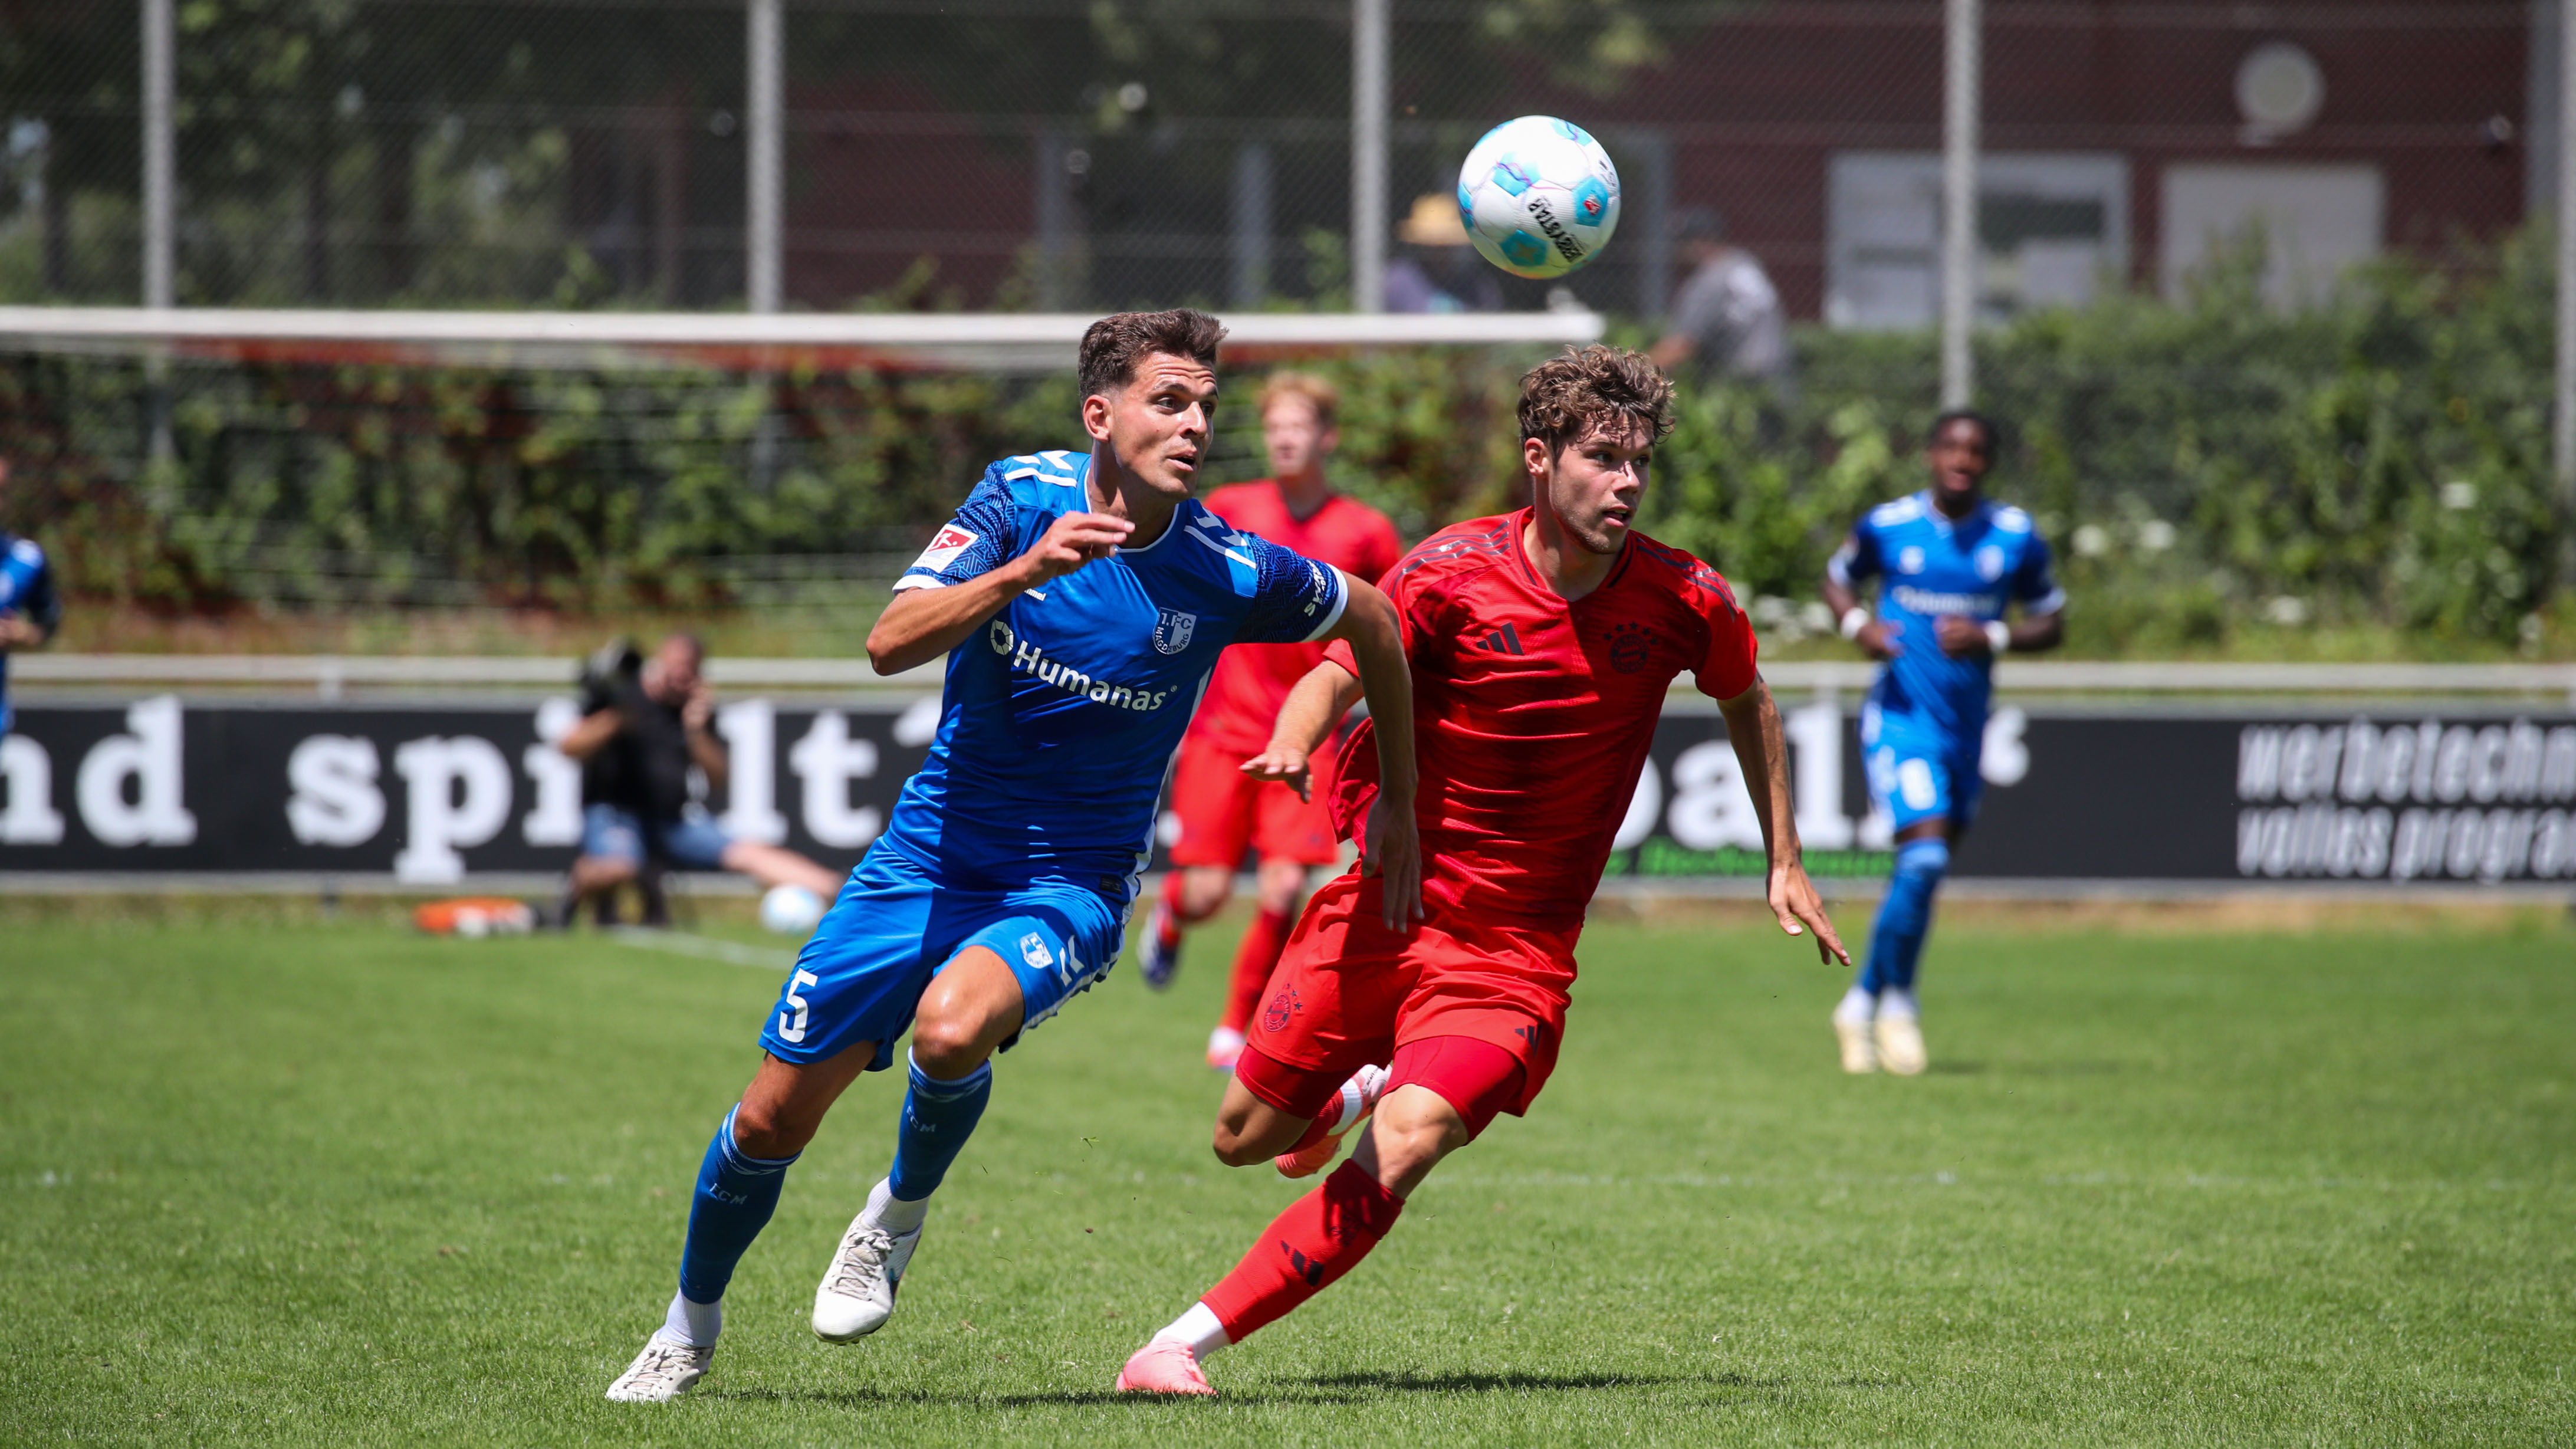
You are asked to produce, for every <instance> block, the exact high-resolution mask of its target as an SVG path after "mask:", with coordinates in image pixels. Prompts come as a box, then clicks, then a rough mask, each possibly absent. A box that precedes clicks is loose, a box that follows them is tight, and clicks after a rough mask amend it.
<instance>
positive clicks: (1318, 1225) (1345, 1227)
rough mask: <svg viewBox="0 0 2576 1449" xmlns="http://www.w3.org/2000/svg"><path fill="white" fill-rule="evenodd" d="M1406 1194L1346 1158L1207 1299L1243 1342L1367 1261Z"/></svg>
mask: <svg viewBox="0 0 2576 1449" xmlns="http://www.w3.org/2000/svg"><path fill="white" fill-rule="evenodd" d="M1403 1211H1404V1199H1402V1198H1400V1197H1397V1196H1396V1195H1395V1194H1394V1193H1391V1192H1388V1191H1387V1190H1386V1188H1385V1187H1384V1186H1382V1185H1381V1184H1380V1183H1379V1182H1378V1180H1377V1179H1376V1178H1374V1177H1371V1176H1369V1175H1368V1174H1367V1173H1365V1172H1362V1171H1361V1170H1360V1167H1359V1164H1358V1163H1355V1162H1345V1163H1343V1164H1342V1165H1341V1166H1340V1167H1338V1168H1336V1169H1334V1172H1333V1175H1332V1176H1330V1177H1328V1178H1325V1179H1324V1185H1323V1186H1321V1187H1318V1188H1316V1189H1315V1190H1314V1191H1313V1192H1310V1193H1308V1194H1306V1195H1305V1196H1304V1197H1301V1198H1299V1199H1297V1200H1296V1201H1295V1202H1293V1203H1290V1204H1289V1205H1288V1210H1287V1211H1286V1212H1283V1213H1281V1214H1280V1215H1279V1216H1278V1217H1276V1218H1274V1219H1272V1220H1271V1223H1270V1226H1269V1228H1268V1229H1266V1230H1265V1231H1263V1233H1262V1234H1261V1240H1260V1241H1259V1242H1257V1243H1254V1244H1253V1245H1252V1251H1251V1252H1249V1253H1246V1254H1244V1255H1243V1261H1242V1262H1240V1263H1237V1264H1235V1265H1234V1271H1233V1272H1231V1273H1228V1274H1226V1275H1225V1278H1224V1280H1223V1281H1222V1282H1220V1283H1218V1284H1217V1285H1216V1286H1215V1287H1214V1288H1211V1289H1209V1290H1208V1291H1207V1293H1206V1294H1205V1296H1203V1297H1201V1298H1200V1299H1199V1301H1200V1302H1202V1303H1205V1304H1206V1305H1207V1306H1208V1311H1209V1312H1211V1313H1214V1314H1215V1315H1216V1321H1217V1322H1219V1323H1221V1324H1223V1325H1224V1326H1225V1336H1226V1339H1227V1341H1228V1342H1230V1343H1241V1342H1243V1341H1244V1340H1245V1339H1246V1338H1249V1337H1251V1336H1252V1334H1253V1333H1254V1332H1255V1331H1257V1330H1259V1329H1260V1328H1262V1327H1263V1326H1265V1325H1267V1324H1269V1323H1271V1322H1273V1321H1275V1320H1277V1319H1279V1318H1281V1317H1284V1316H1285V1315H1286V1314H1288V1313H1289V1312H1290V1311H1291V1310H1293V1309H1294V1308H1296V1307H1297V1305H1298V1304H1300V1303H1303V1302H1305V1301H1306V1300H1307V1299H1309V1298H1312V1297H1314V1296H1315V1295H1316V1294H1318V1293H1320V1292H1322V1291H1324V1289H1326V1288H1328V1287H1330V1286H1331V1285H1332V1284H1333V1282H1334V1280H1336V1279H1338V1278H1340V1277H1341V1276H1342V1275H1343V1274H1344V1273H1347V1272H1349V1271H1351V1269H1353V1268H1355V1267H1357V1266H1358V1265H1359V1261H1360V1259H1362V1258H1365V1257H1367V1256H1368V1255H1369V1250H1370V1249H1371V1248H1374V1247H1376V1246H1377V1244H1378V1239H1380V1238H1383V1237H1385V1236H1386V1235H1387V1232H1388V1230H1389V1229H1391V1228H1393V1227H1394V1226H1395V1219H1396V1216H1397V1214H1399V1213H1402V1212H1403Z"/></svg>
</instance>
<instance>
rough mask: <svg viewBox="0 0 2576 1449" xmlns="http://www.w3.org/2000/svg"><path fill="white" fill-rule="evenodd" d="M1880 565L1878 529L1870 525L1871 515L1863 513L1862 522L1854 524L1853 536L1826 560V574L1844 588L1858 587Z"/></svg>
mask: <svg viewBox="0 0 2576 1449" xmlns="http://www.w3.org/2000/svg"><path fill="white" fill-rule="evenodd" d="M1880 567H1881V565H1880V562H1879V557H1878V530H1876V529H1874V528H1872V527H1870V526H1869V516H1868V515H1867V514H1863V515H1862V516H1861V520H1860V522H1858V523H1855V524H1853V525H1852V531H1851V536H1850V537H1849V538H1846V539H1844V540H1843V546H1842V547H1840V548H1838V549H1835V550H1834V556H1833V557H1832V558H1830V559H1827V560H1826V561H1825V576H1826V577H1827V578H1830V579H1832V580H1833V581H1834V582H1835V583H1838V584H1840V585H1842V586H1843V587H1844V588H1847V589H1849V588H1857V587H1858V586H1859V584H1860V581H1861V580H1863V579H1865V578H1868V577H1870V576H1871V575H1872V574H1875V573H1877V572H1878V571H1879V568H1880Z"/></svg>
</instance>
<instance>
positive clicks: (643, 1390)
mask: <svg viewBox="0 0 2576 1449" xmlns="http://www.w3.org/2000/svg"><path fill="white" fill-rule="evenodd" d="M715 1360H716V1350H715V1345H713V1344H709V1345H708V1346H706V1347H705V1348H697V1347H693V1346H692V1345H689V1344H685V1343H682V1342H680V1341H679V1340H677V1339H674V1338H666V1337H664V1336H663V1335H662V1333H661V1332H660V1331H659V1330H658V1329H657V1330H655V1332H654V1334H653V1336H652V1337H651V1338H648V1339H646V1340H644V1351H643V1352H642V1353H639V1354H637V1355H635V1362H633V1363H631V1364H628V1365H627V1366H626V1372H624V1373H622V1374H619V1375H618V1376H617V1382H615V1383H613V1384H610V1385H609V1386H608V1397H609V1401H610V1402H612V1403H619V1404H667V1403H669V1402H671V1401H672V1400H673V1399H676V1398H678V1397H679V1396H680V1395H682V1394H685V1393H687V1392H688V1391H689V1390H690V1389H691V1388H693V1387H695V1386H696V1385H697V1382H698V1380H700V1379H702V1378H705V1377H706V1376H707V1365H709V1364H711V1363H714V1362H715Z"/></svg>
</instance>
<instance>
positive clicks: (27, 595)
mask: <svg viewBox="0 0 2576 1449" xmlns="http://www.w3.org/2000/svg"><path fill="white" fill-rule="evenodd" d="M8 501H9V460H8V459H6V458H0V510H5V505H6V504H7V503H8ZM62 621H63V605H62V600H61V598H60V597H59V596H58V595H56V594H55V593H54V574H53V570H52V569H51V568H50V567H48V566H47V565H46V563H45V551H44V550H43V549H42V548H39V547H37V546H36V541H35V540H34V539H32V538H20V537H19V536H18V535H16V534H14V533H11V532H10V531H9V530H7V529H5V528H0V735H5V734H7V733H9V655H10V653H11V651H13V650H18V649H34V648H37V647H39V646H41V645H43V644H44V643H45V641H47V640H49V639H51V638H53V637H54V630H55V629H57V628H59V627H60V626H61V624H62Z"/></svg>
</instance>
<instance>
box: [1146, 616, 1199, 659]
mask: <svg viewBox="0 0 2576 1449" xmlns="http://www.w3.org/2000/svg"><path fill="white" fill-rule="evenodd" d="M1198 631H1199V616H1198V615H1196V614H1184V613H1182V612H1181V611H1180V610H1178V609H1165V610H1163V611H1162V617H1160V618H1158V619H1156V620H1155V621H1154V647H1155V648H1157V649H1159V650H1161V651H1163V652H1164V653H1166V654H1178V653H1180V652H1181V651H1182V650H1184V649H1187V648H1189V647H1190V636H1191V635H1193V634H1196V633H1197V632H1198Z"/></svg>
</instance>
